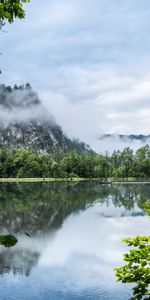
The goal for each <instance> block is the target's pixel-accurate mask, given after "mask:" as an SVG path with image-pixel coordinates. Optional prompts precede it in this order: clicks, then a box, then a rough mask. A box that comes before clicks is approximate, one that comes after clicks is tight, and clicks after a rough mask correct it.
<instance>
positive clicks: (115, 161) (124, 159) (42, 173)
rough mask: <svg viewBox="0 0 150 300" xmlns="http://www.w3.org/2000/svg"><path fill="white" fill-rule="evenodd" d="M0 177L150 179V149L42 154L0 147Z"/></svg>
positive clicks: (145, 147) (29, 150)
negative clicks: (103, 152) (104, 152)
mask: <svg viewBox="0 0 150 300" xmlns="http://www.w3.org/2000/svg"><path fill="white" fill-rule="evenodd" d="M0 177H1V178H6V177H8V178H9V177H43V178H44V177H45V178H46V177H54V178H72V177H81V178H104V179H108V178H130V177H132V178H133V177H134V178H138V179H139V178H150V147H149V146H148V145H146V146H144V147H142V148H139V149H138V150H137V151H136V152H134V151H133V150H131V149H130V148H125V149H124V150H123V151H115V152H114V153H113V154H111V155H109V154H108V153H106V154H97V153H94V152H92V151H83V152H81V153H78V152H77V151H75V150H74V151H70V152H68V153H62V152H61V151H60V149H55V150H54V151H53V152H51V153H39V152H36V151H33V150H32V149H24V148H18V149H17V148H16V149H9V150H8V149H6V148H5V147H1V148H0Z"/></svg>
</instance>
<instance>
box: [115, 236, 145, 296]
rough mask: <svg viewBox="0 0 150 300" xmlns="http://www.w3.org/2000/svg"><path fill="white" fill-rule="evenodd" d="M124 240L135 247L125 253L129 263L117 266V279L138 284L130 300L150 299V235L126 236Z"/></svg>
mask: <svg viewBox="0 0 150 300" xmlns="http://www.w3.org/2000/svg"><path fill="white" fill-rule="evenodd" d="M123 242H125V243H126V244H127V245H128V246H129V247H134V248H132V249H131V250H130V251H129V253H126V254H124V255H123V260H124V261H125V262H127V264H125V265H124V266H122V267H120V268H115V275H116V277H117V281H121V282H122V283H132V284H136V286H135V287H134V288H133V296H132V297H131V298H130V300H141V299H145V300H146V299H150V236H137V237H135V238H125V239H123Z"/></svg>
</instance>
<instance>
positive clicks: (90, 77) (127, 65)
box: [0, 0, 150, 145]
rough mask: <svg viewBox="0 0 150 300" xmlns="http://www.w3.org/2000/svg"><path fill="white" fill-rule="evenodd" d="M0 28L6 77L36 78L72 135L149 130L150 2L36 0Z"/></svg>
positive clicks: (90, 138)
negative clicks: (20, 16) (19, 18)
mask: <svg viewBox="0 0 150 300" xmlns="http://www.w3.org/2000/svg"><path fill="white" fill-rule="evenodd" d="M24 7H25V10H26V18H25V20H23V21H20V20H17V21H15V22H14V23H13V24H11V25H6V26H5V28H4V30H5V31H6V32H0V40H1V45H0V52H1V53H2V55H1V56H0V66H1V69H2V75H1V79H0V80H1V82H2V83H5V84H7V85H8V84H11V85H14V84H15V83H17V84H22V83H26V82H30V83H31V85H32V87H33V88H34V89H35V90H36V91H37V92H38V93H39V95H40V98H41V100H42V101H43V103H44V105H45V106H46V108H47V109H48V110H50V111H51V112H52V113H53V114H54V116H55V118H56V120H57V122H58V123H59V124H60V125H61V126H62V127H63V129H64V130H65V132H66V133H67V134H68V135H69V136H70V137H78V138H80V139H82V140H84V141H85V142H87V143H89V144H90V145H94V142H95V141H96V140H97V139H98V138H99V136H100V135H101V134H105V133H113V134H139V133H140V134H149V133H150V130H149V122H150V121H149V116H150V38H149V33H150V1H149V0H144V1H141V0H126V1H124V0H44V1H42V0H38V1H36V0H31V3H30V4H25V6H24Z"/></svg>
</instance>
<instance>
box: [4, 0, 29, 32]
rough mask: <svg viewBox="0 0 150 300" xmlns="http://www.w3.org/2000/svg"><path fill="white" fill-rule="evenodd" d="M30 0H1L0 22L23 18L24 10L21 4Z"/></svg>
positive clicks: (10, 21)
mask: <svg viewBox="0 0 150 300" xmlns="http://www.w3.org/2000/svg"><path fill="white" fill-rule="evenodd" d="M26 2H30V0H1V3H0V24H1V26H2V25H4V22H5V21H8V22H9V23H12V22H13V21H14V19H15V18H19V19H23V18H24V17H25V11H24V9H23V4H24V3H26Z"/></svg>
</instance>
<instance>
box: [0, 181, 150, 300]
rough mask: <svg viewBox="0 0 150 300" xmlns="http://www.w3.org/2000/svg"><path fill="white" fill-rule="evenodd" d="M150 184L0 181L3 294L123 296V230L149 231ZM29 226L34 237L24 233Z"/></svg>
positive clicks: (67, 299)
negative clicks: (119, 273) (8, 239)
mask: <svg viewBox="0 0 150 300" xmlns="http://www.w3.org/2000/svg"><path fill="white" fill-rule="evenodd" d="M148 200H150V185H149V184H146V185H144V184H132V185H131V184H130V185H128V184H126V185H110V186H109V185H103V186H102V185H96V184H90V183H86V184H84V183H82V184H75V185H71V184H68V185H67V184H61V183H57V184H56V183H55V184H54V183H43V184H39V183H34V184H33V183H31V184H27V183H26V184H18V185H17V184H0V234H7V233H11V234H14V235H15V236H16V237H17V238H18V243H17V244H16V245H15V246H14V247H12V248H9V249H8V248H4V247H2V246H0V299H1V300H13V299H14V300H30V299H31V300H33V299H36V300H48V299H52V300H61V299H62V300H76V299H80V300H98V299H102V300H114V299H117V300H126V299H129V298H130V294H131V286H129V285H123V284H120V283H116V280H115V277H114V267H116V266H120V265H121V264H122V254H123V253H124V252H126V250H127V248H126V246H125V245H123V244H122V243H121V239H122V238H123V237H128V236H136V235H149V225H150V219H149V218H148V216H147V215H146V214H145V212H144V211H143V205H144V202H145V201H148ZM25 232H26V233H29V234H30V235H31V237H28V236H27V235H26V234H25Z"/></svg>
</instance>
